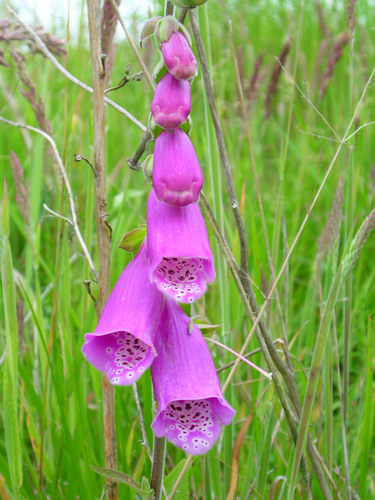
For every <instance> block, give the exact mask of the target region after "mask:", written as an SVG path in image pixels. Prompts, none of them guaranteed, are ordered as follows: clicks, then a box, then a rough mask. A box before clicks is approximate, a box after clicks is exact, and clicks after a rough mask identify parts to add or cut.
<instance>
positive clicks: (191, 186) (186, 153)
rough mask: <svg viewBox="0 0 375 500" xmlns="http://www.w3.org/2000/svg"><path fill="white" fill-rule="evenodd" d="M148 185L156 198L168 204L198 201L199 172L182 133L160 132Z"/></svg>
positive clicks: (180, 205) (190, 146) (183, 204)
mask: <svg viewBox="0 0 375 500" xmlns="http://www.w3.org/2000/svg"><path fill="white" fill-rule="evenodd" d="M152 183H153V186H154V189H155V193H156V196H157V197H158V199H159V200H160V201H163V202H165V203H167V204H168V205H171V206H174V207H183V206H186V205H190V203H196V202H197V201H198V197H199V193H200V190H201V188H202V184H203V178H202V171H201V168H200V165H199V161H198V158H197V155H196V154H195V151H194V147H193V145H192V143H191V141H190V139H189V137H188V136H187V135H186V134H185V132H183V131H182V130H180V129H176V130H174V131H173V132H167V131H164V132H162V133H161V134H160V135H159V136H158V138H157V139H156V142H155V149H154V166H153V177H152Z"/></svg>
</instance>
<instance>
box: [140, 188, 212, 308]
mask: <svg viewBox="0 0 375 500" xmlns="http://www.w3.org/2000/svg"><path fill="white" fill-rule="evenodd" d="M147 242H148V257H149V261H150V279H151V282H153V283H155V284H156V286H157V287H158V288H159V290H160V291H161V292H163V293H164V294H166V295H167V296H169V297H171V298H173V299H174V300H177V301H178V302H185V303H189V302H194V301H195V300H197V299H199V297H200V296H201V295H202V294H203V293H204V292H205V291H206V288H207V284H208V283H212V281H213V280H214V278H215V269H214V263H213V257H212V253H211V249H210V244H209V241H208V235H207V229H206V225H205V222H204V220H203V217H202V214H201V212H200V209H199V206H198V204H197V203H192V204H190V205H188V206H186V207H170V206H169V205H167V204H166V203H163V202H160V201H159V200H158V199H157V197H156V194H155V191H154V190H152V191H151V192H150V195H149V198H148V203H147Z"/></svg>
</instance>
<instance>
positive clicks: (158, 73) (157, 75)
mask: <svg viewBox="0 0 375 500" xmlns="http://www.w3.org/2000/svg"><path fill="white" fill-rule="evenodd" d="M166 72H167V68H166V67H165V65H164V61H163V59H160V61H159V62H158V63H157V64H156V66H155V68H154V71H153V72H152V79H153V80H154V82H155V83H156V84H158V83H159V82H160V80H161V79H162V78H163V76H164V75H165V73H166Z"/></svg>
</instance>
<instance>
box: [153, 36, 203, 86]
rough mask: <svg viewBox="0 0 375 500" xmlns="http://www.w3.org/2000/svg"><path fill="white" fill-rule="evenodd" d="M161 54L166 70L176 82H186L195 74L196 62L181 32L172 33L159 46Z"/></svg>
mask: <svg viewBox="0 0 375 500" xmlns="http://www.w3.org/2000/svg"><path fill="white" fill-rule="evenodd" d="M161 52H162V55H163V60H164V64H165V65H166V67H167V70H168V71H169V72H170V73H171V74H172V75H173V76H174V77H175V78H177V79H178V80H188V79H189V78H192V77H194V76H195V75H196V74H197V60H196V58H195V56H194V54H193V51H192V50H191V47H190V45H189V43H188V41H187V40H186V38H185V36H184V35H183V34H182V33H181V31H177V32H176V33H172V35H171V36H170V37H169V39H168V40H167V41H166V42H163V43H162V44H161Z"/></svg>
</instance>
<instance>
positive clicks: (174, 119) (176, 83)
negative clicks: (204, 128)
mask: <svg viewBox="0 0 375 500" xmlns="http://www.w3.org/2000/svg"><path fill="white" fill-rule="evenodd" d="M190 109H191V92H190V83H189V82H188V81H186V80H177V78H175V77H174V76H172V75H171V74H170V73H168V72H167V73H166V74H165V75H164V76H163V78H162V79H161V80H160V81H159V83H158V84H157V86H156V90H155V94H154V98H153V100H152V104H151V112H152V116H153V118H154V121H155V123H157V124H158V125H160V126H161V127H163V128H165V129H167V130H170V129H174V128H176V127H179V126H180V125H181V124H182V123H184V122H185V121H186V119H187V117H188V115H189V113H190Z"/></svg>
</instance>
